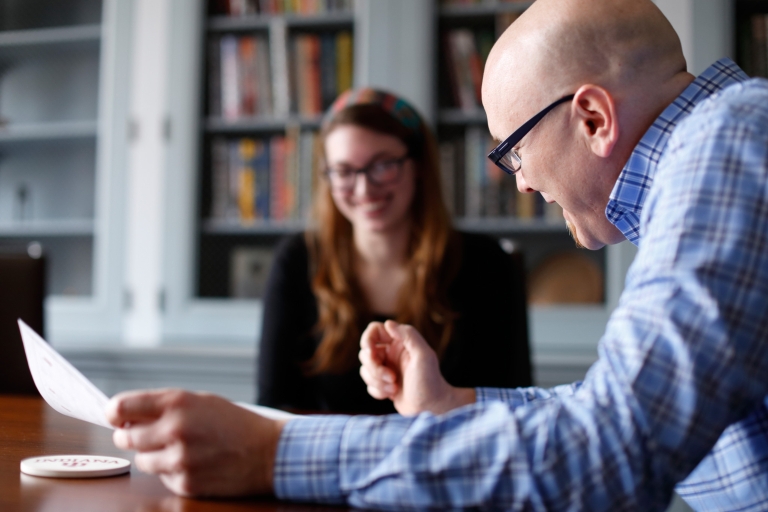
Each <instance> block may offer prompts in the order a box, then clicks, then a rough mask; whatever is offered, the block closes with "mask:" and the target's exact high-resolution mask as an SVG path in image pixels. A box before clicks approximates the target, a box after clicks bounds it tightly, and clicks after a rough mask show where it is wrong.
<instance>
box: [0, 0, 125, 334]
mask: <svg viewBox="0 0 768 512" xmlns="http://www.w3.org/2000/svg"><path fill="white" fill-rule="evenodd" d="M130 4H131V2H130V1H123V0H119V1H118V0H104V1H103V2H102V1H101V0H68V1H54V0H45V1H42V0H41V1H39V2H28V1H24V0H8V1H5V2H3V3H2V5H0V64H1V66H2V68H1V69H2V70H1V71H0V250H23V249H24V248H25V247H27V246H28V245H29V244H32V243H36V244H40V246H42V249H43V252H44V254H45V255H46V257H47V260H48V280H47V287H48V296H49V298H48V300H47V303H46V330H47V334H48V336H49V338H50V339H51V340H52V341H53V342H54V343H57V342H62V343H67V342H79V341H103V340H105V339H116V338H117V337H118V336H119V328H120V312H121V305H120V299H121V292H120V288H121V287H120V282H121V281H120V280H121V277H120V276H121V269H120V252H121V233H122V231H123V225H122V211H123V208H122V176H123V174H122V173H123V169H124V162H125V154H124V151H123V150H124V145H123V144H122V143H121V140H123V137H124V133H125V121H126V115H125V108H124V104H125V101H126V98H127V94H128V89H127V87H126V81H127V80H126V78H127V77H126V67H125V66H124V65H123V62H124V61H125V60H127V59H126V58H127V56H128V51H129V48H128V40H129V37H130Z"/></svg>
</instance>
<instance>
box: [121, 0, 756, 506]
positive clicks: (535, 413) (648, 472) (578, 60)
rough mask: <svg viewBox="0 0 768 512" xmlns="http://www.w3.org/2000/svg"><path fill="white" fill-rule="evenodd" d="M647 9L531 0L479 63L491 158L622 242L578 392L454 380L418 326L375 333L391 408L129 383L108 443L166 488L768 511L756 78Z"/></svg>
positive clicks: (328, 498) (376, 361) (585, 0)
mask: <svg viewBox="0 0 768 512" xmlns="http://www.w3.org/2000/svg"><path fill="white" fill-rule="evenodd" d="M685 69H686V66H685V60H684V59H683V56H682V52H681V49H680V43H679V40H678V38H677V36H676V35H675V33H674V31H673V29H672V27H671V26H670V25H669V23H668V22H667V20H666V19H665V18H664V17H663V16H662V15H661V13H660V12H659V11H658V9H657V8H656V7H655V6H654V5H653V4H652V3H651V2H650V1H647V0H537V1H536V2H535V3H534V4H533V6H532V7H530V8H529V9H528V10H527V11H526V12H525V13H524V14H523V15H522V16H521V17H520V18H519V19H518V20H517V21H516V22H515V23H514V24H513V25H512V27H511V28H510V29H509V30H508V31H507V32H506V33H505V34H504V35H503V36H502V37H501V39H500V40H499V41H498V42H497V44H496V45H495V46H494V48H493V51H492V52H491V55H490V57H489V59H488V63H487V65H486V70H485V76H484V83H483V104H484V106H485V108H486V112H487V114H488V124H489V128H490V130H491V133H492V134H493V135H494V137H496V138H497V139H498V140H499V141H501V142H500V144H499V146H498V147H497V148H496V149H495V150H494V151H493V152H492V153H491V155H490V158H491V159H492V160H493V161H494V162H495V163H497V165H499V166H500V167H501V168H502V169H503V170H505V171H507V172H508V173H510V174H514V175H515V177H516V179H517V185H518V188H519V189H520V190H521V191H522V192H528V193H534V192H539V193H541V194H542V195H543V196H544V198H545V199H546V200H547V201H557V202H558V203H559V204H560V205H561V206H562V207H563V210H564V216H565V219H566V221H567V223H568V226H569V229H570V230H571V232H572V234H573V235H574V237H575V238H576V240H577V243H578V244H579V245H582V246H584V247H587V248H589V249H597V248H599V247H602V246H604V245H606V244H612V243H616V242H619V241H622V240H624V239H627V240H630V241H631V242H632V243H634V244H636V245H638V247H639V252H638V255H637V257H636V259H635V262H634V263H633V265H632V268H631V269H630V271H629V274H628V276H627V282H626V287H625V291H624V294H623V295H622V297H621V300H620V302H619V305H618V307H617V308H616V310H615V312H614V313H613V314H612V316H611V319H610V321H609V323H608V326H607V328H606V332H605V335H604V336H603V338H602V340H601V341H600V345H599V359H598V361H597V362H596V363H595V364H594V365H593V367H592V368H591V369H590V371H589V373H588V374H587V376H586V378H585V380H584V382H583V383H576V384H573V385H569V386H561V387H558V388H555V389H550V390H542V389H536V388H526V389H517V390H501V389H480V388H478V389H457V388H452V387H451V386H449V385H448V384H447V383H446V382H445V380H444V379H443V378H442V376H441V375H440V371H439V364H438V361H437V358H436V356H435V354H434V353H433V352H432V351H431V349H430V348H429V347H428V345H427V344H426V343H425V342H424V340H423V339H422V337H421V336H420V335H419V333H418V332H416V331H415V330H414V329H413V328H412V327H410V326H406V325H399V324H396V323H394V322H388V323H387V324H377V323H374V324H371V325H370V326H369V327H368V329H367V330H366V331H365V333H364V335H363V337H362V340H361V352H360V359H361V362H362V366H361V376H362V377H363V379H364V380H365V381H366V383H367V384H368V389H369V392H370V393H371V395H373V396H374V397H376V398H380V399H391V400H393V401H394V403H395V406H396V407H397V409H398V411H400V412H401V413H402V414H403V415H404V416H385V417H366V416H357V417H347V416H329V417H306V418H299V419H291V420H289V421H285V420H282V421H273V420H269V419H266V418H263V417H261V416H258V415H256V414H252V413H250V412H248V411H245V410H243V409H239V408H237V407H235V406H233V405H232V404H229V403H228V402H226V401H224V400H222V399H219V398H216V397H213V396H210V395H199V394H190V393H185V392H180V391H156V392H138V393H130V394H123V395H119V396H117V397H115V398H114V399H113V400H112V401H111V403H110V405H109V408H108V411H107V413H108V417H109V418H110V421H112V423H113V424H114V425H116V426H118V427H122V428H118V430H116V432H115V436H114V438H115V443H116V444H117V445H118V446H120V447H122V448H127V449H136V450H139V452H140V453H139V454H137V456H136V464H137V465H138V466H139V468H141V469H144V470H145V471H149V472H153V473H157V474H159V475H160V476H161V478H162V479H163V481H164V482H165V483H166V485H167V486H168V487H169V488H171V489H172V490H174V491H175V492H177V493H180V494H184V495H242V494H255V493H268V492H274V493H275V494H276V495H277V496H278V497H280V498H286V499H292V500H304V501H319V502H329V503H345V502H346V503H348V504H351V505H355V506H364V507H375V508H399V507H432V508H447V507H473V506H474V507H487V508H505V509H516V510H590V511H595V510H642V511H648V510H663V509H664V508H665V507H666V506H667V505H668V503H669V501H670V498H671V495H672V490H673V488H675V485H676V484H678V483H679V482H681V481H682V482H683V483H682V484H680V485H678V487H677V489H678V492H680V493H681V494H682V495H683V496H684V497H685V498H686V499H687V500H689V502H690V503H692V504H693V505H694V506H696V507H697V508H700V509H702V510H705V509H710V510H766V509H768V435H767V434H768V407H766V395H768V315H767V314H766V313H767V312H768V81H765V80H749V79H748V77H746V76H745V75H744V73H743V72H742V71H741V70H740V69H739V68H738V67H737V66H736V65H735V64H734V63H733V62H731V61H730V60H727V59H724V60H721V61H718V62H717V63H715V64H713V65H712V66H711V67H710V68H709V69H707V70H706V71H705V72H704V73H703V74H702V75H700V76H699V77H693V76H692V75H690V74H688V73H687V72H686V70H685Z"/></svg>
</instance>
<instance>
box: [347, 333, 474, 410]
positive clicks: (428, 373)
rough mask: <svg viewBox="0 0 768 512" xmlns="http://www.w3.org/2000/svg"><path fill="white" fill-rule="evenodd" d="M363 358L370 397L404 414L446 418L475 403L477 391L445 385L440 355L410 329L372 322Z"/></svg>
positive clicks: (363, 340)
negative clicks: (455, 411)
mask: <svg viewBox="0 0 768 512" xmlns="http://www.w3.org/2000/svg"><path fill="white" fill-rule="evenodd" d="M359 358H360V362H361V363H362V366H361V367H360V376H361V377H362V378H363V380H364V381H365V383H366V384H367V386H368V393H369V394H370V395H371V396H372V397H373V398H376V399H379V400H384V399H387V398H388V399H390V400H392V402H393V403H394V404H395V409H397V411H398V412H399V413H400V414H403V415H406V416H411V415H415V414H419V413H420V412H423V411H430V412H432V413H434V414H443V413H445V412H448V411H450V410H451V409H455V408H456V407H461V406H462V405H466V404H470V403H473V402H474V401H475V390H474V389H469V388H455V387H453V386H451V385H450V384H448V382H446V381H445V379H444V378H443V376H442V374H441V373H440V362H439V361H438V359H437V354H435V351H434V350H432V348H431V347H430V346H429V345H427V342H426V341H425V340H424V338H423V337H422V336H421V334H419V332H418V331H417V330H416V329H414V328H413V327H411V326H410V325H404V324H398V323H397V322H393V321H391V320H388V321H387V322H386V323H383V324H382V323H380V322H371V323H370V324H369V325H368V327H367V328H366V330H365V332H364V333H363V336H362V338H361V340H360V354H359Z"/></svg>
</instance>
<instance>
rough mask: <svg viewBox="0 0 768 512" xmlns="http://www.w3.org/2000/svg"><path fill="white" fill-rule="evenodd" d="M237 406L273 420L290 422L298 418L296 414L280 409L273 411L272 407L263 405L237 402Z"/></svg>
mask: <svg viewBox="0 0 768 512" xmlns="http://www.w3.org/2000/svg"><path fill="white" fill-rule="evenodd" d="M235 405H239V406H240V407H242V408H243V409H247V410H249V411H251V412H255V413H256V414H260V415H262V416H264V417H265V418H269V419H271V420H289V419H291V418H295V417H296V415H295V414H291V413H290V412H285V411H281V410H280V409H272V408H271V407H264V406H263V405H253V404H247V403H245V402H235Z"/></svg>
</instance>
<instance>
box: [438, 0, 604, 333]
mask: <svg viewBox="0 0 768 512" xmlns="http://www.w3.org/2000/svg"><path fill="white" fill-rule="evenodd" d="M532 3H533V2H521V1H502V0H490V1H489V0H485V1H483V2H474V3H472V2H458V1H451V0H441V1H439V2H438V3H437V6H436V9H435V12H436V18H437V20H436V26H437V31H436V35H437V45H436V48H437V52H436V55H435V62H436V63H437V75H436V76H437V80H436V86H435V87H436V92H435V94H434V98H435V99H436V102H437V116H436V127H437V134H438V139H439V143H440V152H441V156H442V157H443V161H442V162H441V167H442V170H443V171H444V175H443V181H444V182H445V183H446V184H447V190H448V191H447V203H448V204H449V207H450V208H451V210H452V211H453V212H454V216H455V218H456V225H457V226H458V227H459V228H460V229H463V230H467V231H473V232H480V233H485V234H488V235H491V236H494V237H497V238H502V239H506V240H507V242H506V243H507V244H509V243H510V242H511V243H512V245H513V246H514V247H515V248H516V249H518V250H521V251H522V252H523V253H524V254H525V257H526V266H527V269H528V271H529V272H534V271H535V269H536V268H537V267H538V266H539V265H541V264H543V263H545V262H546V261H547V259H548V258H550V257H554V256H556V255H559V254H562V253H575V252H576V250H575V248H574V244H573V242H572V240H571V239H570V237H569V235H568V234H567V231H566V229H565V222H564V220H563V218H562V210H561V209H560V208H559V207H558V206H557V205H547V204H546V203H545V202H544V201H543V199H542V198H541V197H540V196H539V195H538V194H535V195H533V194H520V193H519V192H518V191H517V186H516V183H515V180H514V179H510V178H509V177H508V176H506V175H503V174H502V173H500V172H499V171H498V170H497V169H496V168H495V166H493V164H490V163H489V162H487V159H486V158H485V155H487V153H488V151H490V149H492V147H493V145H494V143H493V141H492V140H491V137H490V134H489V133H488V129H487V124H486V123H487V120H486V116H485V112H484V110H483V108H482V103H481V99H480V83H481V77H482V68H483V66H484V62H485V59H486V58H487V55H488V52H489V51H490V48H491V46H492V45H493V43H494V42H495V40H496V39H497V38H498V37H499V36H500V35H501V33H502V32H503V31H504V30H505V29H506V28H507V27H508V26H509V25H510V24H511V23H512V22H513V21H514V20H515V19H516V18H517V17H518V16H519V15H520V14H522V13H523V12H524V11H525V10H526V9H527V8H528V7H529V6H530V5H531V4H532ZM579 254H580V255H583V256H586V257H588V258H589V260H590V261H591V262H592V263H593V264H594V265H595V266H596V267H597V268H599V273H602V275H603V276H605V275H606V272H607V269H606V265H607V262H606V251H605V250H601V251H596V252H591V251H590V252H586V251H580V253H579ZM599 273H597V274H599ZM597 274H596V275H597ZM604 282H607V280H606V279H604ZM529 284H530V283H529ZM608 295H610V293H609V292H608V288H607V286H604V293H603V297H602V298H599V299H598V300H599V302H596V303H594V304H591V305H588V306H586V307H588V308H589V307H591V308H592V309H594V310H600V309H605V308H606V303H607V301H608V300H610V298H609V297H608ZM580 307H584V306H583V305H582V306H580ZM534 309H535V305H534ZM534 329H535V327H534Z"/></svg>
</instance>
